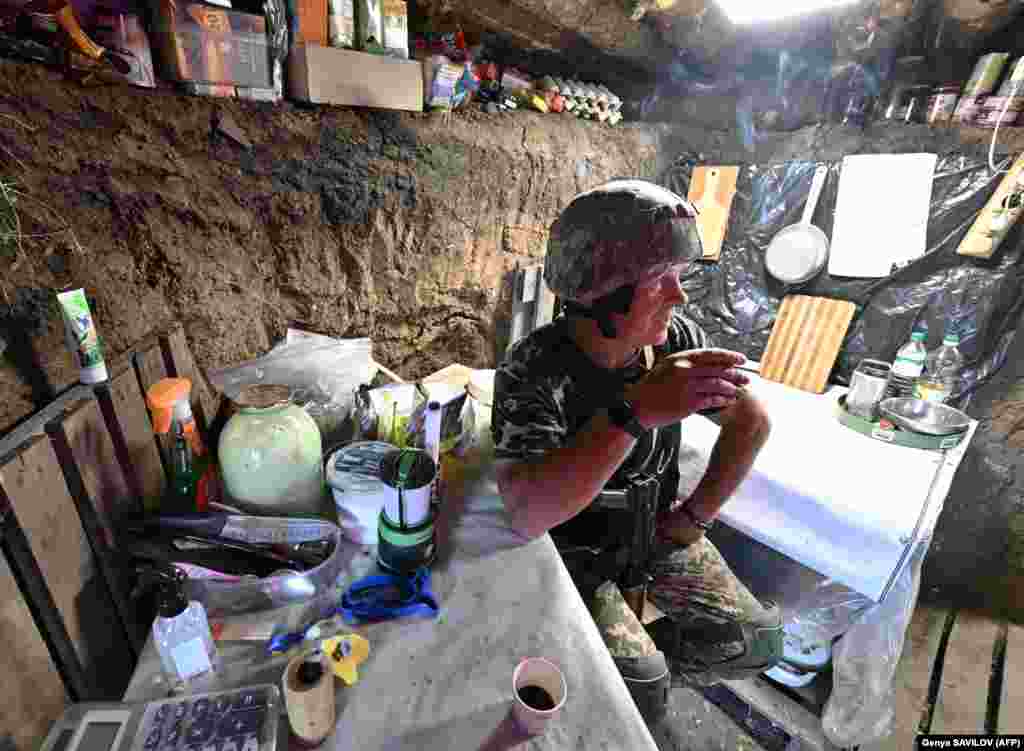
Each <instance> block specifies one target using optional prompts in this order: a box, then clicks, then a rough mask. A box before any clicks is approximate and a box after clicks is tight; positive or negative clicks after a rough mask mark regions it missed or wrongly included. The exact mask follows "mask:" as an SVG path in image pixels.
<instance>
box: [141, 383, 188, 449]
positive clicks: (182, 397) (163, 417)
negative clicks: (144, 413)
mask: <svg viewBox="0 0 1024 751" xmlns="http://www.w3.org/2000/svg"><path fill="white" fill-rule="evenodd" d="M191 392H192V381H190V380H189V379H188V378H163V379H161V380H159V381H157V382H156V383H154V384H153V385H152V386H150V387H149V389H148V390H147V391H146V404H147V405H148V406H149V409H150V411H151V412H152V414H153V430H154V431H155V432H156V433H159V434H161V435H163V434H166V433H169V432H170V430H171V423H172V421H173V419H174V408H175V405H177V404H179V403H181V402H184V403H185V405H186V406H187V405H188V398H189V394H190V393H191ZM189 414H191V408H189Z"/></svg>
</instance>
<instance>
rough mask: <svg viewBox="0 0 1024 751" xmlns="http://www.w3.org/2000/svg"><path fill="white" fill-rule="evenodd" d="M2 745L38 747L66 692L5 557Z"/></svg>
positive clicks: (0, 619) (0, 606) (0, 596)
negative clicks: (6, 677)
mask: <svg viewBox="0 0 1024 751" xmlns="http://www.w3.org/2000/svg"><path fill="white" fill-rule="evenodd" d="M0 642H2V643H3V644H4V649H0V672H2V673H3V675H5V676H13V677H15V678H16V680H5V681H2V682H0V747H3V748H8V744H9V745H12V746H13V747H14V748H15V749H17V751H36V749H37V748H38V747H39V744H40V742H41V741H42V739H43V738H44V737H46V733H47V732H48V731H49V730H50V725H52V724H53V721H54V719H55V718H56V717H58V716H59V715H60V713H61V712H63V711H64V707H65V705H66V703H67V695H66V694H65V693H64V684H63V682H62V681H61V679H60V675H58V673H57V671H56V669H55V668H54V666H53V662H52V661H51V660H50V653H49V652H48V651H47V649H46V645H45V644H44V643H43V640H42V638H41V637H40V636H39V633H38V632H37V631H36V627H35V623H34V622H33V620H32V615H31V613H30V612H29V610H28V608H27V607H26V606H25V602H24V601H23V600H22V598H21V592H19V591H18V586H17V584H16V583H15V581H14V578H13V577H12V576H11V571H10V568H9V567H8V565H7V561H5V560H4V558H3V557H2V556H0Z"/></svg>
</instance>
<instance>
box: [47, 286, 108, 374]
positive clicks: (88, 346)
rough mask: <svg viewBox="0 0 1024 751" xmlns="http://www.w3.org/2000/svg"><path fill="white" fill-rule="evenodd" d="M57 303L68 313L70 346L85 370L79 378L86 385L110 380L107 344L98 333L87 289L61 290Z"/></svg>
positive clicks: (67, 322)
mask: <svg viewBox="0 0 1024 751" xmlns="http://www.w3.org/2000/svg"><path fill="white" fill-rule="evenodd" d="M57 302H58V303H60V312H61V313H62V314H63V316H64V331H65V333H66V334H67V343H68V349H70V350H71V354H72V355H74V358H75V362H76V363H78V367H79V368H80V369H81V373H80V375H79V380H80V381H81V382H82V383H86V384H92V383H102V382H103V381H106V380H107V378H108V375H107V364H106V363H105V362H104V361H103V347H102V346H101V345H100V338H99V335H98V334H97V333H96V325H95V324H94V323H93V320H92V312H91V311H90V310H89V302H88V300H86V299H85V290H81V289H75V290H71V291H69V292H60V293H58V294H57Z"/></svg>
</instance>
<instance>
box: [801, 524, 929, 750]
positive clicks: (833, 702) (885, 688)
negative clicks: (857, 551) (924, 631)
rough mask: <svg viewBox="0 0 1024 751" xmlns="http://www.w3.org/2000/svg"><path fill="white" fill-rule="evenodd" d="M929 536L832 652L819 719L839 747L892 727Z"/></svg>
mask: <svg viewBox="0 0 1024 751" xmlns="http://www.w3.org/2000/svg"><path fill="white" fill-rule="evenodd" d="M929 543H930V538H925V539H922V540H919V541H918V543H917V547H915V548H914V553H913V555H912V556H911V559H910V562H909V564H908V565H907V566H905V567H904V569H903V571H902V573H901V574H900V575H899V577H897V579H896V581H895V583H894V584H893V587H892V589H891V590H890V591H889V593H888V594H887V595H886V596H885V599H883V600H882V602H881V603H879V604H878V605H876V606H874V607H872V608H870V609H869V610H867V612H865V613H864V614H863V615H862V616H861V617H860V618H858V619H857V621H856V622H855V623H854V624H853V626H851V627H850V628H849V630H847V632H846V633H845V634H844V635H843V638H842V639H840V640H839V642H838V643H837V644H836V646H835V649H834V650H833V652H832V671H833V673H832V695H831V696H830V697H829V699H828V702H826V704H825V711H824V713H823V714H822V716H821V724H822V728H823V729H824V731H825V736H826V737H827V738H828V739H829V740H830V741H831V742H832V743H834V744H835V745H836V746H839V747H840V748H853V747H856V746H861V745H865V744H868V743H873V742H875V741H878V740H881V739H882V738H884V737H885V736H886V735H888V734H889V732H890V730H891V727H892V718H893V710H894V708H895V705H896V701H895V698H894V696H893V677H894V676H895V674H896V667H897V665H898V664H899V661H900V654H901V653H902V652H903V642H904V640H905V638H906V632H907V625H908V624H909V623H910V618H911V616H912V614H913V612H914V605H915V603H917V594H918V590H919V589H920V586H921V564H922V562H923V561H924V557H925V553H926V552H927V550H928V545H929Z"/></svg>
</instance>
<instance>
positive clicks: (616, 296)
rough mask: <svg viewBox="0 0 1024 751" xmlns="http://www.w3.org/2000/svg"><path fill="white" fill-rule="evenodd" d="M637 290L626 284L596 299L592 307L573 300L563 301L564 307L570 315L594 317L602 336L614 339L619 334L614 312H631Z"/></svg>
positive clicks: (623, 313) (633, 286)
mask: <svg viewBox="0 0 1024 751" xmlns="http://www.w3.org/2000/svg"><path fill="white" fill-rule="evenodd" d="M635 292H636V287H635V285H632V284H624V285H622V286H621V287H619V288H618V289H616V290H613V291H612V292H609V293H608V294H607V295H605V296H604V297H599V298H598V299H596V300H595V301H594V302H593V303H592V304H591V305H590V307H587V306H585V305H580V304H579V303H577V302H573V301H572V300H566V301H565V302H563V303H562V307H563V309H564V310H565V312H566V314H568V315H571V316H581V317H583V318H590V319H592V320H593V321H595V322H596V323H597V328H598V329H599V330H600V331H601V336H603V337H604V338H605V339H614V338H616V336H618V333H617V332H616V331H615V322H614V321H613V320H612V313H618V314H619V315H626V314H627V313H629V309H630V307H631V306H632V305H633V294H634V293H635Z"/></svg>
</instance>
